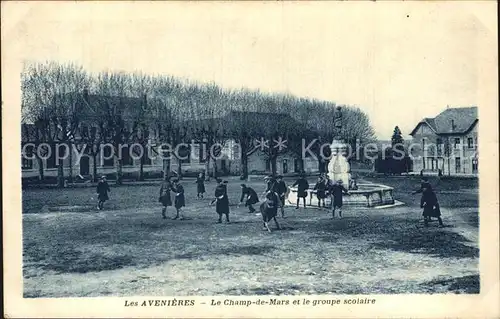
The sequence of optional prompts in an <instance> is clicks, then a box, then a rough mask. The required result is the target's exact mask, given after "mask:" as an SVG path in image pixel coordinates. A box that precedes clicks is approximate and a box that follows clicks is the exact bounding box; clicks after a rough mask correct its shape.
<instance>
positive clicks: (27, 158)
mask: <svg viewBox="0 0 500 319" xmlns="http://www.w3.org/2000/svg"><path fill="white" fill-rule="evenodd" d="M24 152H25V153H24V154H21V165H22V166H21V168H22V169H32V168H33V159H32V157H33V146H28V147H25V148H24Z"/></svg>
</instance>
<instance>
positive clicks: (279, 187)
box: [274, 175, 288, 218]
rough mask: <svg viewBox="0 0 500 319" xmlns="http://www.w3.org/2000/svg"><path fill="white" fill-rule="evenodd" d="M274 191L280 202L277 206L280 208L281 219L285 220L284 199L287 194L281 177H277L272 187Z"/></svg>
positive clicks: (286, 187) (286, 188)
mask: <svg viewBox="0 0 500 319" xmlns="http://www.w3.org/2000/svg"><path fill="white" fill-rule="evenodd" d="M274 191H275V192H276V193H277V194H278V197H279V200H280V202H279V206H280V208H281V217H283V218H285V197H286V194H287V192H288V186H286V183H285V181H284V180H283V176H282V175H278V179H277V181H276V184H275V186H274Z"/></svg>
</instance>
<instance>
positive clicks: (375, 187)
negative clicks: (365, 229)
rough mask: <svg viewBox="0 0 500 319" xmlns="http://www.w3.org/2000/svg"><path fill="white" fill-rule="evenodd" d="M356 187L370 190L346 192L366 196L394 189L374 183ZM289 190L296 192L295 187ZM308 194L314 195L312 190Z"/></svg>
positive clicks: (314, 191)
mask: <svg viewBox="0 0 500 319" xmlns="http://www.w3.org/2000/svg"><path fill="white" fill-rule="evenodd" d="M357 185H358V187H360V188H361V187H363V186H368V187H370V188H371V189H357V190H348V191H349V193H350V194H366V193H375V192H379V191H383V190H394V187H390V186H387V185H383V184H374V183H366V184H357ZM290 190H294V191H297V187H296V186H292V187H290ZM307 191H308V192H311V193H316V190H314V189H307Z"/></svg>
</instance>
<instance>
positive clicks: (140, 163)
mask: <svg viewBox="0 0 500 319" xmlns="http://www.w3.org/2000/svg"><path fill="white" fill-rule="evenodd" d="M144 156H146V155H145V154H142V156H141V159H140V161H139V178H138V179H137V180H139V181H143V180H144V160H145V157H144Z"/></svg>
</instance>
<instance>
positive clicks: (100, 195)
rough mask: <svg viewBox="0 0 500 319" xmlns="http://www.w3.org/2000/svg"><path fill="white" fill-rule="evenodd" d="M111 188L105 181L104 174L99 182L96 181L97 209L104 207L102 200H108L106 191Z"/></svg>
mask: <svg viewBox="0 0 500 319" xmlns="http://www.w3.org/2000/svg"><path fill="white" fill-rule="evenodd" d="M110 191H111V189H110V188H109V184H108V182H107V181H106V176H104V175H103V176H102V177H101V180H100V181H99V183H97V189H96V192H97V209H98V210H102V209H103V207H104V202H105V201H107V200H109V196H108V192H110Z"/></svg>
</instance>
